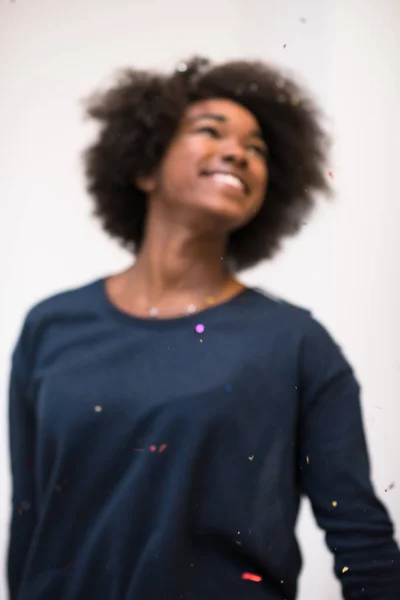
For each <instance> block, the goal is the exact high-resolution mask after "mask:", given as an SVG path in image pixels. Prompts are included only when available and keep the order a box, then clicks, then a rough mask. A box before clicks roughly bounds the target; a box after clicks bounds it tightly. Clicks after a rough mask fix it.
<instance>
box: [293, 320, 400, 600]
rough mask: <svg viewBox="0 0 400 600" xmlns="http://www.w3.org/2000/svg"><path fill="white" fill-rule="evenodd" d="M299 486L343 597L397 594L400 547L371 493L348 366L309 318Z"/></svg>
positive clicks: (380, 598) (369, 599)
mask: <svg viewBox="0 0 400 600" xmlns="http://www.w3.org/2000/svg"><path fill="white" fill-rule="evenodd" d="M301 371H302V384H301V391H302V408H301V428H300V468H301V471H300V472H301V480H302V488H303V490H304V492H305V494H306V495H307V496H308V497H309V498H310V501H311V504H312V508H313V511H314V514H315V517H316V520H317V523H318V525H319V526H320V527H321V528H322V529H324V530H325V531H326V542H327V545H328V547H329V549H330V550H331V552H332V553H333V554H334V556H335V573H336V576H337V577H338V578H339V579H340V581H341V583H342V589H343V597H344V598H345V599H346V600H355V599H356V598H357V599H360V598H363V599H364V600H395V599H400V551H399V548H398V546H397V545H396V542H395V540H394V536H393V525H392V523H391V520H390V518H389V516H388V513H387V511H386V509H385V507H384V506H383V504H382V503H381V502H380V501H379V499H378V498H377V496H376V495H375V492H374V489H373V486H372V483H371V479H370V465H369V457H368V450H367V447H366V441H365V434H364V427H363V421H362V414H361V407H360V388H359V385H358V383H357V381H356V379H355V377H354V374H353V371H352V368H351V367H350V365H349V364H348V363H347V361H346V359H345V358H344V356H343V354H342V353H341V351H340V349H339V348H338V346H337V345H336V344H335V343H334V341H333V340H332V338H331V337H330V336H329V334H328V333H327V331H326V330H325V329H324V328H323V327H322V326H321V325H320V324H318V323H317V322H316V321H314V320H312V319H311V320H310V323H309V326H308V328H307V333H306V335H305V338H304V340H303V348H302V366H301Z"/></svg>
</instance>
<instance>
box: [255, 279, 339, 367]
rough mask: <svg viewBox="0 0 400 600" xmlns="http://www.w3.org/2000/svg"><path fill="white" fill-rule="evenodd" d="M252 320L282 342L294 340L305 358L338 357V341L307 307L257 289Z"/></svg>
mask: <svg viewBox="0 0 400 600" xmlns="http://www.w3.org/2000/svg"><path fill="white" fill-rule="evenodd" d="M253 292H254V299H255V300H254V301H255V307H254V308H255V313H256V315H257V316H256V318H257V319H259V322H260V327H261V328H262V329H263V330H264V329H265V327H268V329H269V328H271V327H272V328H273V331H274V332H275V333H276V334H277V335H279V336H281V337H283V338H284V339H288V340H289V339H290V340H295V342H296V346H297V348H298V352H299V353H300V354H301V355H302V356H304V357H305V358H306V359H308V358H311V357H312V358H313V359H317V358H318V357H319V358H320V359H322V358H323V357H328V359H329V358H330V357H333V356H334V355H336V356H337V355H338V354H341V352H342V351H341V349H340V347H339V345H338V342H337V341H336V340H335V339H334V337H333V336H332V334H331V333H330V331H329V329H328V327H327V326H326V325H325V324H323V322H322V321H321V320H320V319H319V317H317V316H316V315H315V313H314V311H312V310H311V309H310V308H306V307H304V306H300V305H298V304H294V303H292V302H289V301H288V300H285V299H283V298H281V297H278V296H276V295H273V294H271V293H270V292H266V291H265V290H261V289H258V288H256V289H253Z"/></svg>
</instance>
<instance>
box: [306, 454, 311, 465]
mask: <svg viewBox="0 0 400 600" xmlns="http://www.w3.org/2000/svg"><path fill="white" fill-rule="evenodd" d="M306 463H307V464H308V465H309V464H310V457H309V456H306Z"/></svg>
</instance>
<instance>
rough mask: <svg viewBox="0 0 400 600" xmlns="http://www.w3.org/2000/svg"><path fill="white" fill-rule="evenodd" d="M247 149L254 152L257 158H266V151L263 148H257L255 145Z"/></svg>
mask: <svg viewBox="0 0 400 600" xmlns="http://www.w3.org/2000/svg"><path fill="white" fill-rule="evenodd" d="M248 148H249V150H250V151H251V152H254V153H255V154H257V156H262V158H267V155H268V151H267V149H266V148H265V147H264V146H258V145H256V144H252V145H251V146H248Z"/></svg>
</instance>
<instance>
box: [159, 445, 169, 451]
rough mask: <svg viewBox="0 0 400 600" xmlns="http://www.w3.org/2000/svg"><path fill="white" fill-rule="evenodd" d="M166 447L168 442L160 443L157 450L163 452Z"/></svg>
mask: <svg viewBox="0 0 400 600" xmlns="http://www.w3.org/2000/svg"><path fill="white" fill-rule="evenodd" d="M167 447H168V444H161V446H160V447H159V449H158V451H159V452H164V450H165V449H166V448H167Z"/></svg>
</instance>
